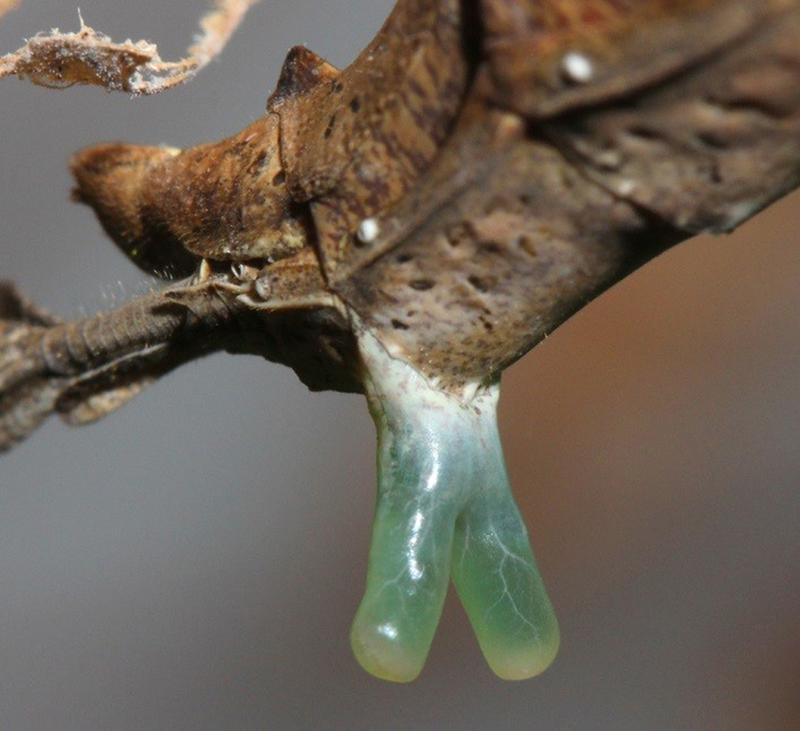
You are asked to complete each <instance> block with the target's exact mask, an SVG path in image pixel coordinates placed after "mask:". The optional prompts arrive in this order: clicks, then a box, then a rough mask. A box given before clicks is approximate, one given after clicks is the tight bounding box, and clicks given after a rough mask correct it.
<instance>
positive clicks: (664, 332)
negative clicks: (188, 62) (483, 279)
mask: <svg viewBox="0 0 800 731" xmlns="http://www.w3.org/2000/svg"><path fill="white" fill-rule="evenodd" d="M390 5H391V2H390V1H389V0H326V1H325V2H311V0H291V2H289V1H288V0H264V2H262V4H261V5H259V6H257V7H256V8H255V10H254V11H253V12H252V14H251V16H250V17H249V19H248V20H247V21H246V23H245V26H244V27H243V28H242V29H241V30H240V31H239V32H238V34H237V35H236V36H235V37H234V39H233V42H232V43H231V45H230V46H229V47H228V49H227V50H226V52H225V53H224V54H223V56H222V57H221V59H220V60H218V61H217V62H215V63H213V64H212V65H211V66H210V67H209V68H207V69H206V70H205V71H204V72H203V73H202V74H201V75H200V76H199V77H198V78H197V79H196V80H195V81H194V82H192V83H191V84H189V85H188V86H186V87H183V88H181V89H178V90H177V91H174V92H172V93H170V94H167V95H165V96H163V97H156V98H149V99H138V100H130V99H128V98H126V97H124V96H121V95H116V96H112V95H108V94H105V93H104V92H102V91H100V90H97V89H72V90H69V91H67V92H53V91H48V90H44V89H40V88H35V87H32V86H29V85H27V84H23V83H19V82H17V81H14V80H7V81H5V82H4V83H2V84H0V176H2V177H1V180H2V195H0V241H1V242H2V244H0V276H2V277H8V278H13V279H16V280H17V281H18V282H19V283H20V285H21V286H22V288H23V290H24V291H25V292H27V293H28V294H29V295H30V296H32V297H33V298H35V299H36V300H37V301H38V302H40V303H41V304H43V305H46V306H47V307H49V308H52V309H53V310H55V311H57V312H59V313H61V314H63V315H71V316H78V315H79V314H81V313H83V312H91V311H94V310H96V309H98V308H102V307H108V306H111V305H113V304H114V303H117V302H120V301H122V300H123V299H125V298H126V297H129V296H131V295H133V294H135V293H137V292H140V291H143V290H145V289H147V288H148V287H150V286H151V283H150V282H149V281H147V280H146V279H145V278H144V276H143V275H141V274H140V273H139V272H138V271H136V270H135V269H134V267H133V266H132V265H131V264H129V263H128V262H127V261H126V260H125V259H124V258H123V257H122V255H120V254H118V253H117V251H116V250H115V249H114V248H113V246H112V245H111V244H110V243H109V242H108V241H107V240H105V239H104V237H103V236H102V234H101V232H100V230H99V227H98V225H97V223H96V222H95V220H94V217H93V216H92V215H91V213H90V212H89V210H88V209H86V208H82V207H78V206H75V205H72V204H70V203H69V202H68V191H69V188H70V180H69V177H68V175H67V172H66V161H67V157H68V155H69V154H70V153H71V152H72V151H74V150H76V149H78V148H80V147H83V146H85V145H88V144H92V143H94V142H97V141H101V140H109V139H125V140H129V141H134V142H143V143H161V142H164V143H169V144H173V145H179V146H181V145H182V146H188V145H191V144H194V143H198V142H201V141H206V140H210V139H216V138H219V137H221V136H224V135H227V134H231V133H233V132H236V131H237V130H239V129H240V128H241V127H243V126H244V125H245V124H247V123H248V122H249V121H251V120H252V119H253V118H255V117H256V116H257V115H259V114H260V113H261V112H262V110H263V108H264V103H265V100H266V98H267V95H268V94H269V92H270V91H271V89H272V87H273V84H274V82H275V80H276V79H277V75H278V72H279V69H280V64H281V61H282V59H283V56H284V54H285V52H286V50H287V48H288V47H289V46H290V45H293V44H295V43H305V44H307V45H309V46H310V47H311V48H312V49H314V50H316V51H317V52H319V53H321V54H323V55H325V56H327V57H328V58H330V59H331V60H332V61H333V62H334V63H336V64H338V65H344V64H346V63H347V62H348V61H349V60H350V59H351V58H352V57H353V56H354V55H355V53H356V52H357V51H358V50H359V49H360V48H361V47H362V46H363V45H364V44H365V43H366V42H367V41H368V40H369V38H370V37H371V36H372V34H373V33H374V32H375V31H376V30H377V28H378V27H379V25H380V23H381V22H382V20H383V18H384V17H385V15H386V13H387V12H388V10H389V7H390ZM205 7H206V4H205V2H203V0H174V1H172V2H164V0H137V2H127V3H125V2H121V0H82V1H81V10H82V12H83V15H84V18H85V19H86V21H87V22H88V23H89V24H91V25H93V26H94V27H96V28H99V29H102V30H103V31H106V32H108V33H110V34H111V35H113V36H114V37H115V38H117V39H123V38H125V37H127V36H131V37H133V38H149V39H151V40H155V41H157V42H158V43H159V46H160V48H161V50H162V55H164V57H166V58H174V57H177V56H178V55H179V54H180V53H181V52H182V50H183V49H184V48H185V47H186V45H187V44H188V42H189V41H190V39H191V35H192V34H193V33H194V32H195V27H196V25H195V24H196V20H197V17H198V16H199V14H200V12H201V11H202V10H204V9H205ZM55 25H58V26H60V27H62V28H63V29H76V28H77V25H78V17H77V11H76V9H75V6H74V5H73V4H72V3H69V2H64V1H63V0H27V2H25V3H24V5H23V8H22V9H21V10H19V11H18V12H15V13H12V14H11V15H9V16H8V17H7V19H6V20H5V22H3V23H1V24H0V49H2V51H9V50H12V49H14V48H16V47H17V46H18V45H19V43H20V41H21V39H22V38H23V37H25V36H28V35H31V34H33V33H34V32H35V31H38V30H43V29H47V28H49V27H51V26H55ZM799 332H800V197H798V196H795V197H794V198H789V199H787V200H785V201H783V202H781V203H780V204H778V205H776V206H774V207H773V208H772V209H771V210H769V211H768V212H766V213H765V214H763V215H761V216H760V217H758V218H757V219H756V220H754V221H752V222H751V223H749V224H748V225H746V226H744V227H743V228H742V229H741V230H740V231H739V232H737V233H736V234H735V235H734V236H730V237H725V238H719V239H710V238H703V239H699V240H696V241H693V242H690V243H688V244H685V245H683V246H681V247H679V248H678V249H676V250H674V251H672V252H670V253H669V254H667V255H665V256H662V257H661V258H660V259H659V260H658V261H656V262H654V263H652V264H651V265H649V266H648V267H646V268H645V269H644V270H642V271H640V272H638V273H637V274H635V275H634V276H632V277H630V278H629V279H628V280H627V281H626V282H624V283H622V285H620V286H618V287H616V288H614V290H612V291H611V292H610V293H608V294H607V295H605V296H603V297H602V298H600V299H599V300H598V301H596V302H595V303H594V304H592V305H591V306H590V307H588V308H587V309H585V310H584V311H583V312H581V313H580V314H579V315H578V316H576V317H575V318H573V319H572V320H571V321H570V322H569V323H568V324H567V325H565V326H564V327H562V328H561V329H560V330H559V331H558V332H557V333H556V334H555V335H554V336H553V337H551V338H549V339H548V340H547V341H546V342H545V343H544V344H543V345H542V346H540V347H539V348H537V350H536V351H535V352H534V353H533V354H531V355H529V356H528V357H527V358H525V359H524V360H523V361H522V362H520V363H519V364H518V365H517V366H515V367H514V368H512V369H511V370H510V371H509V372H508V374H507V376H506V378H505V388H504V399H503V402H502V407H501V408H502V429H503V435H504V440H505V443H506V445H507V451H508V459H509V467H510V471H511V474H512V480H513V483H514V485H515V489H516V493H517V495H518V498H519V501H520V503H521V506H522V509H523V511H524V513H525V515H526V517H527V520H528V524H529V526H530V528H531V533H532V537H533V541H534V547H535V550H536V554H537V556H538V558H539V562H540V565H541V568H542V571H543V573H544V575H545V578H546V581H547V584H548V586H549V588H550V592H551V595H552V598H553V601H554V603H555V605H556V608H557V610H558V613H559V616H560V620H561V626H562V635H563V645H562V651H561V654H560V657H559V658H558V660H557V662H556V664H555V665H554V666H553V668H552V669H551V670H549V671H548V672H547V673H546V674H545V675H544V676H542V677H541V678H538V679H536V680H533V681H529V682H524V683H516V684H510V683H504V682H502V681H499V680H497V679H496V678H494V677H493V676H492V675H491V673H490V672H489V670H488V669H487V667H486V666H485V663H484V662H483V660H482V658H481V656H480V653H479V651H478V649H477V646H476V643H475V641H474V640H473V637H472V634H471V631H470V629H469V627H468V625H467V622H466V619H465V617H464V615H463V612H462V610H461V608H460V607H459V606H458V604H457V602H456V601H455V600H454V598H453V597H450V599H449V600H448V604H447V608H446V610H445V615H444V617H443V620H442V623H441V627H440V631H439V633H438V635H437V638H436V641H435V644H434V647H433V651H432V653H431V657H430V659H429V662H428V666H427V668H426V670H425V672H424V673H423V675H422V676H421V678H420V679H419V680H418V681H417V682H416V683H415V684H413V685H410V686H394V685H388V684H384V683H382V682H379V681H377V680H374V679H372V678H371V677H369V676H367V675H365V674H364V673H363V672H362V671H361V670H360V669H359V668H358V666H357V665H356V663H355V661H354V660H353V659H352V657H351V654H350V650H349V647H348V640H347V634H348V628H349V624H350V621H351V618H352V615H353V612H354V611H355V608H356V606H357V604H358V601H359V598H360V594H361V589H362V581H363V577H364V572H365V562H366V553H367V545H368V539H369V529H370V521H371V512H372V501H373V492H374V479H375V475H374V435H373V432H372V425H371V423H370V422H369V418H368V416H367V412H366V409H365V408H364V404H363V403H362V400H361V399H360V398H359V397H355V396H341V395H337V394H316V395H315V394H309V393H308V392H307V391H306V390H305V389H304V388H303V386H302V385H301V384H300V383H299V382H298V381H297V379H296V378H295V376H294V374H293V373H291V372H290V371H289V370H287V369H285V368H282V367H279V366H275V365H270V364H268V363H265V362H262V361H259V360H258V359H255V358H247V357H243V356H241V357H238V358H237V357H232V356H215V357H212V358H209V359H207V360H205V361H202V362H198V363H195V364H192V365H190V366H189V367H186V368H184V369H183V370H181V371H179V372H178V373H175V374H173V375H171V376H169V377H168V378H167V379H165V380H164V381H163V382H161V383H160V384H158V385H157V386H156V387H153V388H151V389H150V390H149V391H147V392H146V393H145V394H143V395H142V396H140V397H139V398H138V399H136V400H135V401H134V402H133V403H132V404H131V405H130V406H128V407H127V408H126V409H124V410H123V411H121V412H119V413H117V414H115V415H113V416H112V417H110V418H109V419H107V420H106V421H103V422H102V423H100V424H98V425H96V426H93V427H89V428H85V429H82V430H70V429H68V428H67V427H65V426H63V425H62V424H60V423H58V422H56V421H54V422H51V423H49V424H48V425H47V426H46V427H45V428H44V429H43V430H41V431H40V433H38V434H37V435H35V437H34V438H33V439H31V440H30V441H29V442H27V443H25V444H24V445H22V446H21V447H19V448H18V449H17V450H16V451H15V452H13V453H11V454H10V455H7V456H3V457H2V458H1V459H0V728H2V729H4V730H5V729H11V730H14V731H16V730H18V729H19V730H26V731H27V730H28V729H37V730H49V729H57V730H64V731H68V730H72V729H76V730H77V729H81V730H85V729H120V730H123V729H124V730H128V729H130V730H134V729H135V730H137V731H140V730H144V729H261V728H288V729H294V728H297V729H306V728H309V729H312V728H313V729H318V728H323V729H327V728H332V729H340V728H341V729H377V728H380V729H406V728H424V729H442V728H453V729H487V728H491V729H523V728H524V729H614V730H617V729H726V730H736V729H797V728H800V622H798V619H799V618H800V489H799V488H800V445H799V444H798V441H799V440H798V436H799V435H798V424H799V423H800V338H799V337H798V333H799Z"/></svg>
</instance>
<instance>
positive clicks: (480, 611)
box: [351, 333, 558, 682]
mask: <svg viewBox="0 0 800 731" xmlns="http://www.w3.org/2000/svg"><path fill="white" fill-rule="evenodd" d="M360 344H361V350H362V357H363V359H364V363H365V365H366V368H367V373H366V381H367V394H368V399H369V404H370V411H371V413H372V416H373V419H374V420H375V424H376V427H377V431H378V499H377V506H376V511H375V522H374V526H373V533H372V544H371V547H370V555H369V569H368V573H367V586H366V591H365V593H364V598H363V600H362V602H361V605H360V607H359V609H358V612H357V614H356V618H355V621H354V623H353V628H352V631H351V644H352V647H353V652H354V654H355V656H356V658H357V659H358V661H359V662H360V663H361V665H362V666H363V667H364V668H365V669H366V670H367V671H368V672H370V673H372V674H373V675H376V676H377V677H379V678H383V679H386V680H392V681H397V682H408V681H411V680H413V679H414V678H416V677H417V675H418V674H419V673H420V671H421V670H422V667H423V666H424V664H425V659H426V658H427V655H428V651H429V649H430V645H431V642H432V640H433V636H434V633H435V631H436V626H437V624H438V622H439V617H440V615H441V611H442V605H443V603H444V598H445V595H446V593H447V586H448V583H449V579H450V576H451V574H452V577H453V580H454V582H455V585H456V588H457V590H458V593H459V596H460V598H461V601H462V603H463V604H464V607H465V609H466V611H467V614H468V615H469V618H470V621H471V623H472V626H473V628H474V630H475V634H476V635H477V637H478V642H479V644H480V646H481V649H482V651H483V653H484V656H485V657H486V659H487V661H488V663H489V665H490V667H491V668H492V670H494V672H495V673H497V675H499V676H500V677H502V678H507V679H523V678H529V677H532V676H534V675H537V674H538V673H540V672H542V671H543V670H544V669H545V668H546V667H547V666H548V665H549V664H550V663H551V662H552V660H553V659H554V657H555V654H556V652H557V649H558V625H557V623H556V620H555V616H554V614H553V610H552V607H551V605H550V601H549V599H548V598H547V594H546V592H545V590H544V587H543V585H542V581H541V578H540V576H539V573H538V570H537V568H536V563H535V561H534V559H533V555H532V553H531V548H530V544H529V541H528V534H527V531H526V530H525V526H524V524H523V522H522V519H521V517H520V515H519V511H518V510H517V507H516V504H515V503H514V499H513V497H512V496H511V490H510V486H509V483H508V477H507V474H506V469H505V464H504V461H503V455H502V448H501V445H500V439H499V435H498V431H497V398H498V392H499V388H498V386H497V385H494V386H490V387H486V388H476V389H473V391H472V393H468V394H466V395H464V397H463V398H457V397H455V396H453V395H452V394H449V393H445V392H443V391H440V390H438V389H437V388H435V387H434V386H433V385H431V384H430V382H429V381H427V380H426V379H425V378H423V377H422V376H421V375H420V373H419V372H418V371H416V370H415V369H414V368H413V367H411V366H410V365H408V364H407V363H405V362H403V361H402V360H398V359H396V358H393V357H392V356H391V355H389V353H387V351H386V350H385V349H384V348H383V346H382V345H381V344H380V343H378V341H377V340H375V339H374V338H373V337H372V336H370V335H368V334H366V333H365V334H364V335H362V337H361V341H360Z"/></svg>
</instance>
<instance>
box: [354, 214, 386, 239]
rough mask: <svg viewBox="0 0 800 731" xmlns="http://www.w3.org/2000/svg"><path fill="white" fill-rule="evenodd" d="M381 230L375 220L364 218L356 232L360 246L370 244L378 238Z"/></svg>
mask: <svg viewBox="0 0 800 731" xmlns="http://www.w3.org/2000/svg"><path fill="white" fill-rule="evenodd" d="M380 232H381V228H380V226H379V225H378V221H377V219H375V218H365V219H364V220H363V221H362V222H361V223H360V224H359V225H358V231H356V237H357V238H358V240H359V241H360V242H361V243H362V244H371V243H372V242H373V241H375V239H377V238H378V234H380Z"/></svg>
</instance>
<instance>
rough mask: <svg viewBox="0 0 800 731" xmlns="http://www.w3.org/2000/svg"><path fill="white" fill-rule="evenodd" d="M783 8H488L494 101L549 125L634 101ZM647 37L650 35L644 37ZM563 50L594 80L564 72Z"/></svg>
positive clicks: (504, 1)
mask: <svg viewBox="0 0 800 731" xmlns="http://www.w3.org/2000/svg"><path fill="white" fill-rule="evenodd" d="M788 4H791V3H787V2H786V1H785V0H482V7H483V9H484V13H485V18H486V28H487V33H486V37H485V40H484V45H485V49H486V53H487V57H488V61H489V66H490V68H491V71H492V78H493V80H494V82H495V90H494V95H495V98H496V99H497V100H498V101H499V102H500V103H501V104H503V105H505V106H509V107H511V108H513V109H515V110H517V111H519V112H520V113H521V114H525V115H528V116H533V117H537V118H539V117H549V116H552V115H554V114H559V113H562V112H564V111H567V110H569V109H573V108H576V107H585V106H587V105H588V104H595V103H598V102H604V101H608V100H609V99H611V98H613V97H618V96H623V95H628V94H630V93H631V92H632V91H635V90H636V89H638V88H642V87H644V86H649V85H652V84H654V83H658V82H660V81H663V80H664V79H665V78H667V77H668V76H669V75H671V74H674V73H676V72H678V71H680V70H682V69H685V68H687V67H690V66H692V65H694V64H696V63H697V62H699V61H700V60H701V59H702V58H704V57H708V56H710V55H711V54H713V53H714V52H715V51H717V50H719V49H720V48H722V47H724V46H725V45H726V44H729V43H732V42H735V41H736V39H738V38H740V37H741V36H742V35H744V34H745V33H747V32H748V31H749V30H751V29H752V28H753V26H754V25H755V24H756V23H757V22H758V21H759V20H761V19H763V18H764V17H765V16H766V15H768V14H769V13H770V12H771V11H774V10H775V9H778V8H780V7H786V6H787V5H788ZM645 28H646V29H647V31H646V32H644V29H645ZM567 52H578V53H581V54H584V55H585V56H586V58H588V59H589V60H590V62H591V63H592V65H593V71H594V74H593V77H592V79H591V80H590V81H588V82H587V83H576V82H575V81H574V80H572V79H570V78H569V77H568V75H567V74H565V72H564V69H563V67H562V59H563V57H564V54H565V53H567Z"/></svg>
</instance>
